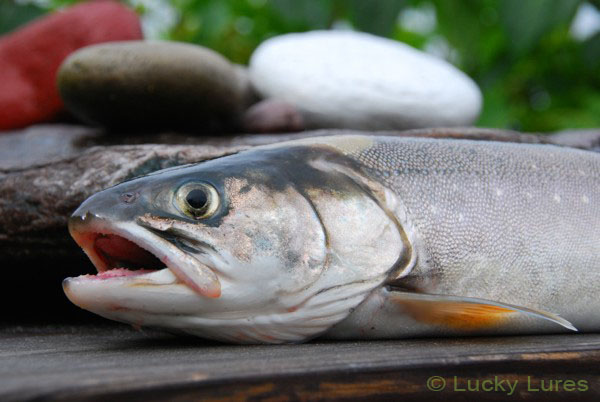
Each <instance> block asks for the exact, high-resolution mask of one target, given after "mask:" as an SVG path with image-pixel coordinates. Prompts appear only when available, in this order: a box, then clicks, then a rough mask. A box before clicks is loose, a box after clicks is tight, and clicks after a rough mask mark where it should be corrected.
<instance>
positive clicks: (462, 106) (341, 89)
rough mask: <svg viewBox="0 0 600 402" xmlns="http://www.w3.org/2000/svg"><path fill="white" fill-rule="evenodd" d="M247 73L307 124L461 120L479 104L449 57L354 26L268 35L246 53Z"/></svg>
mask: <svg viewBox="0 0 600 402" xmlns="http://www.w3.org/2000/svg"><path fill="white" fill-rule="evenodd" d="M250 79H251V81H252V84H253V85H254V87H255V88H256V90H257V91H258V92H259V93H260V94H261V95H262V96H264V97H272V98H276V99H281V100H284V101H286V102H289V103H291V104H293V105H295V106H296V107H298V109H300V111H301V113H302V114H303V116H304V119H305V122H306V128H327V127H332V128H334V127H339V128H353V129H365V130H369V129H370V130H393V129H407V128H417V127H434V126H438V127H439V126H462V125H470V124H472V123H473V122H474V121H475V119H477V117H478V115H479V112H480V109H481V99H482V97H481V92H480V91H479V88H478V87H477V85H476V84H475V83H474V82H473V81H472V80H471V79H470V78H469V77H468V76H467V75H465V74H464V73H462V72H461V71H459V70H458V69H457V68H455V67H454V66H452V65H451V64H449V63H448V62H446V61H444V60H441V59H438V58H435V57H433V56H431V55H428V54H426V53H423V52H421V51H419V50H416V49H414V48H412V47H410V46H408V45H405V44H403V43H400V42H397V41H393V40H389V39H384V38H380V37H376V36H373V35H369V34H365V33H358V32H353V31H313V32H308V33H298V34H287V35H282V36H278V37H275V38H272V39H269V40H267V41H265V42H263V43H262V44H261V45H260V46H259V47H258V48H257V49H256V51H255V52H254V54H253V55H252V58H251V60H250Z"/></svg>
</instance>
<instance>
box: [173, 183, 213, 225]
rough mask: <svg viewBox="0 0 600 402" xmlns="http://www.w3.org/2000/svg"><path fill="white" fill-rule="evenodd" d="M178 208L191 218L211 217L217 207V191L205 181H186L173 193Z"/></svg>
mask: <svg viewBox="0 0 600 402" xmlns="http://www.w3.org/2000/svg"><path fill="white" fill-rule="evenodd" d="M175 200H176V203H177V207H178V209H179V210H180V211H181V212H183V213H184V214H185V215H187V216H189V217H191V218H193V219H205V218H209V217H211V216H212V215H213V214H214V213H215V212H216V211H217V208H218V207H219V193H218V192H217V190H216V189H215V188H214V187H213V186H211V185H210V184H207V183H187V184H184V185H183V186H181V187H179V189H178V190H177V193H176V194H175Z"/></svg>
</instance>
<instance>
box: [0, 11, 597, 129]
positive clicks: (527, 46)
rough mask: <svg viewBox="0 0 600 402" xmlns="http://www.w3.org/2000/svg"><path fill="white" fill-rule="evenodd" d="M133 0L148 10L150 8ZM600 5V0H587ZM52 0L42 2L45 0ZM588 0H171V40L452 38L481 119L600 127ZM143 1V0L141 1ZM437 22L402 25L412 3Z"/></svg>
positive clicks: (28, 14)
mask: <svg viewBox="0 0 600 402" xmlns="http://www.w3.org/2000/svg"><path fill="white" fill-rule="evenodd" d="M75 2H77V1H76V0H47V1H45V2H44V1H43V0H42V1H38V2H35V3H36V4H38V5H37V6H36V5H33V4H31V3H29V4H22V3H21V4H17V3H15V1H14V0H0V33H1V32H8V31H10V30H12V29H14V28H15V27H16V26H18V25H19V24H21V23H24V22H26V21H28V20H29V19H32V18H35V17H37V16H39V15H40V14H42V13H44V12H47V11H49V10H53V9H57V8H60V7H63V6H65V5H68V4H72V3H75ZM125 2H126V3H127V2H129V3H130V4H133V5H134V7H135V8H136V10H137V11H138V12H139V13H140V14H141V15H144V13H147V12H148V10H147V9H146V8H145V7H144V6H142V5H140V1H137V2H136V1H134V0H128V1H125ZM588 2H589V3H590V4H593V5H594V6H595V7H597V8H600V0H593V1H588ZM40 3H43V4H42V5H39V4H40ZM581 3H582V0H172V1H170V4H171V5H172V6H173V7H174V8H175V9H176V10H177V11H178V14H179V16H178V18H177V21H176V23H175V24H173V26H171V27H170V28H169V29H168V30H167V31H166V32H164V33H163V34H162V37H163V38H164V39H170V40H178V41H185V42H192V43H197V44H201V45H204V46H207V47H210V48H212V49H215V50H217V51H219V52H220V53H222V54H224V55H225V56H227V57H228V58H229V59H231V60H232V61H235V62H238V63H247V61H248V59H249V57H250V55H251V54H252V51H253V50H254V49H255V48H256V46H258V45H259V44H260V43H261V42H262V41H264V40H265V39H267V38H269V37H272V36H275V35H279V34H282V33H286V32H298V31H307V30H313V29H328V28H332V27H335V26H337V25H342V26H348V27H353V28H354V29H357V30H361V31H365V32H370V33H373V34H376V35H380V36H385V37H390V38H393V39H396V40H399V41H402V42H406V43H408V44H410V45H412V46H415V47H417V48H425V47H427V46H430V45H431V44H432V43H435V42H436V41H437V42H440V39H441V43H443V44H447V45H448V46H446V47H447V50H448V51H447V53H448V54H447V56H448V57H449V59H450V61H451V62H453V63H454V64H456V65H457V66H458V67H459V68H460V69H462V70H463V71H465V72H466V73H467V74H468V75H470V76H471V77H472V78H473V79H474V80H475V81H476V82H477V83H478V84H479V86H480V87H481V89H482V91H483V94H484V109H483V112H482V115H481V118H480V119H479V121H478V122H477V125H479V126H485V127H499V128H511V129H518V130H523V131H540V132H544V131H554V130H561V129H567V128H587V127H600V33H596V34H595V35H594V36H592V37H590V38H587V39H585V40H582V41H581V40H577V39H575V38H573V37H572V35H570V33H569V26H570V24H571V22H572V20H573V17H574V15H575V12H576V10H577V8H578V6H579V5H580V4H581ZM142 4H143V2H142ZM414 9H421V10H432V11H433V14H434V15H435V24H434V25H433V26H432V27H431V29H429V30H427V31H421V32H415V30H414V29H413V30H410V29H407V27H406V26H403V24H402V23H399V21H402V18H398V17H399V16H400V17H401V16H402V15H403V13H406V12H409V11H410V10H414Z"/></svg>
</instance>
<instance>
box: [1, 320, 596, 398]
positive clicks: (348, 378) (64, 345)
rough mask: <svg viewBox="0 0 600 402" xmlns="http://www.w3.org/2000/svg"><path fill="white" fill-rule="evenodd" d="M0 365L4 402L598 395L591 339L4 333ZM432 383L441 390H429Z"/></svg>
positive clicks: (67, 330)
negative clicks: (248, 340) (250, 341)
mask: <svg viewBox="0 0 600 402" xmlns="http://www.w3.org/2000/svg"><path fill="white" fill-rule="evenodd" d="M0 361H1V364H0V400H3V401H5V400H31V399H40V398H41V399H46V398H50V399H57V400H74V399H78V400H106V399H120V398H124V397H126V398H128V399H131V400H144V401H148V400H159V399H166V398H168V399H169V400H190V399H198V398H202V399H205V400H229V399H234V400H242V399H247V398H251V399H254V398H260V399H269V400H308V399H354V398H358V397H362V398H369V399H378V400H398V399H399V398H400V397H402V398H403V400H413V399H422V398H426V399H428V400H473V399H474V398H482V397H485V398H486V399H492V400H494V399H495V400H500V399H506V398H507V396H508V395H509V393H510V396H512V397H516V398H518V399H520V398H527V399H543V400H564V399H565V398H566V397H578V398H579V399H586V400H594V399H596V400H598V398H600V369H599V368H600V335H597V334H587V335H585V334H576V335H552V336H524V337H479V338H460V339H413V340H393V341H364V342H333V341H315V342H311V343H308V344H301V345H278V346H273V345H256V346H239V345H226V344H220V343H216V342H208V341H204V340H201V339H197V338H181V337H174V336H171V335H166V334H162V333H159V332H153V331H144V332H136V331H134V330H132V329H130V328H129V327H126V326H109V325H107V326H94V325H75V326H73V325H72V326H68V325H62V326H28V327H18V326H5V327H4V328H3V329H1V330H0ZM433 376H438V377H439V378H438V379H436V380H432V381H433V382H432V383H431V384H430V386H432V387H436V386H437V387H439V386H440V384H442V383H443V382H445V388H444V389H443V390H442V391H431V390H429V389H428V388H427V381H428V379H429V378H431V377H433ZM477 380H479V387H480V390H479V391H468V389H467V388H468V386H469V385H470V386H471V387H472V388H473V387H475V385H476V384H477V383H476V381H477ZM485 380H487V382H485V383H483V381H485ZM551 380H553V382H552V386H553V388H552V389H553V390H552V391H544V389H542V387H543V386H546V387H548V386H550V381H551ZM559 380H560V381H561V383H558V384H557V381H559ZM566 380H571V381H573V383H574V384H575V385H574V386H570V385H571V383H570V382H568V383H566V384H567V386H566V389H565V381H566ZM494 381H495V384H494ZM507 381H510V382H511V384H514V383H515V381H517V383H516V386H515V387H514V391H512V392H511V391H510V388H509V385H508V383H507ZM498 382H500V383H499V385H498ZM528 382H529V384H528ZM490 386H492V387H495V390H494V389H492V390H490V391H486V390H483V389H481V387H486V388H489V387H490ZM463 389H464V390H463ZM570 389H573V390H570ZM569 390H570V391H569Z"/></svg>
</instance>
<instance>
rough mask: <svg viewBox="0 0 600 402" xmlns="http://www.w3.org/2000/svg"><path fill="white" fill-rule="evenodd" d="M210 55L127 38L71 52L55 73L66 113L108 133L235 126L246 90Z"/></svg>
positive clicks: (171, 44) (185, 46)
mask: <svg viewBox="0 0 600 402" xmlns="http://www.w3.org/2000/svg"><path fill="white" fill-rule="evenodd" d="M248 85H249V84H248V82H247V81H246V80H244V79H243V77H241V76H240V73H239V71H237V70H236V69H235V68H234V66H233V65H232V64H231V63H230V62H229V61H227V60H226V59H225V58H223V57H222V56H221V55H219V54H217V53H215V52H213V51H212V50H209V49H206V48H203V47H200V46H196V45H191V44H184V43H176V42H162V41H154V42H146V41H130V42H118V43H116V42H115V43H108V44H101V45H95V46H89V47H86V48H84V49H81V50H79V51H77V52H75V53H73V54H72V55H71V56H70V57H69V58H68V59H66V60H65V62H64V63H63V65H62V66H61V68H60V70H59V73H58V87H59V91H60V94H61V96H62V98H63V100H64V102H65V104H66V106H67V108H68V109H69V110H70V111H71V112H72V113H73V114H74V115H75V116H77V117H79V118H80V119H82V120H83V121H85V122H87V123H90V124H93V125H100V126H104V127H108V128H113V129H117V128H118V129H123V128H128V129H133V130H159V129H167V130H169V129H173V130H177V129H186V130H190V129H192V130H194V131H199V132H215V131H222V130H229V129H235V128H236V127H238V125H239V119H240V114H241V112H242V111H243V109H245V107H246V103H247V99H248V93H249V87H248Z"/></svg>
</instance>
